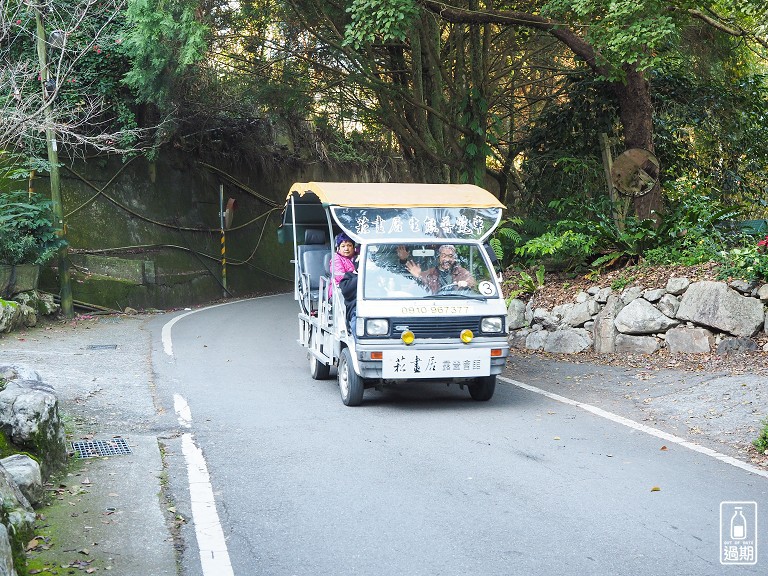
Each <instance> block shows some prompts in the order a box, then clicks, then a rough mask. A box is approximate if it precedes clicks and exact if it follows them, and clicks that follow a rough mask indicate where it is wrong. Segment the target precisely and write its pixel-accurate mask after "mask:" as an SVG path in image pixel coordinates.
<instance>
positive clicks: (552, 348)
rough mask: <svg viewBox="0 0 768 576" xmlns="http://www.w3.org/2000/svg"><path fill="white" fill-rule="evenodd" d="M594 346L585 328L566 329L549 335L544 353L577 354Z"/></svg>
mask: <svg viewBox="0 0 768 576" xmlns="http://www.w3.org/2000/svg"><path fill="white" fill-rule="evenodd" d="M590 346H592V337H591V336H590V334H589V331H588V330H585V329H584V328H565V329H563V330H555V331H554V332H550V333H549V334H548V335H547V339H546V341H545V342H544V352H556V353H559V354H576V353H578V352H583V351H584V350H586V349H587V348H589V347H590Z"/></svg>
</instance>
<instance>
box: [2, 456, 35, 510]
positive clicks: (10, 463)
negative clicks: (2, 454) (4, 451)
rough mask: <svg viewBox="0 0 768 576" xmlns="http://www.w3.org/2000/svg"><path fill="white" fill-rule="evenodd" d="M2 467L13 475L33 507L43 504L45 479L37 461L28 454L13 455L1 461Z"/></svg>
mask: <svg viewBox="0 0 768 576" xmlns="http://www.w3.org/2000/svg"><path fill="white" fill-rule="evenodd" d="M0 466H2V467H3V468H5V470H6V471H7V472H8V474H10V475H11V478H13V481H14V482H15V483H16V485H17V486H18V487H19V490H21V493H22V494H24V496H25V497H26V499H27V500H29V503H30V504H31V505H32V506H33V507H34V506H37V505H39V504H40V503H42V501H43V496H44V491H43V477H42V474H41V473H40V464H38V463H37V460H35V459H34V458H30V457H29V456H27V455H26V454H13V455H12V456H8V457H7V458H3V459H2V460H0Z"/></svg>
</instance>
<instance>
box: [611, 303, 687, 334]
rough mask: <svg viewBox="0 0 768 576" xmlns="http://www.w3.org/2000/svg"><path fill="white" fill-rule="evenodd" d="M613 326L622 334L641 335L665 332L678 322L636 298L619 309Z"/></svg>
mask: <svg viewBox="0 0 768 576" xmlns="http://www.w3.org/2000/svg"><path fill="white" fill-rule="evenodd" d="M614 324H615V325H616V329H617V330H618V331H619V332H621V333H622V334H636V335H643V334H656V333H658V332H666V331H667V330H669V329H670V328H672V327H673V326H677V325H678V324H680V322H679V321H677V320H674V319H673V318H670V317H668V316H665V315H664V314H662V313H661V312H660V311H659V309H658V308H656V307H655V306H654V305H653V304H651V303H650V302H648V300H644V299H643V298H636V299H634V300H632V301H631V302H630V303H629V304H627V305H626V306H625V307H624V308H622V309H621V312H619V313H618V314H617V315H616V320H614Z"/></svg>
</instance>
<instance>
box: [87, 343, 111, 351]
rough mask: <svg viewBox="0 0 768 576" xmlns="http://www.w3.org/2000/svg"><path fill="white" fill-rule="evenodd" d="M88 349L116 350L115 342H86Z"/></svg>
mask: <svg viewBox="0 0 768 576" xmlns="http://www.w3.org/2000/svg"><path fill="white" fill-rule="evenodd" d="M86 349H88V350H117V344H88V346H86Z"/></svg>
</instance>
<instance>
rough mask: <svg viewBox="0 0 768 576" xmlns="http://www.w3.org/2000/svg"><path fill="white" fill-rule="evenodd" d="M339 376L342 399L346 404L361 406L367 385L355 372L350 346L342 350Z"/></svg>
mask: <svg viewBox="0 0 768 576" xmlns="http://www.w3.org/2000/svg"><path fill="white" fill-rule="evenodd" d="M338 376H339V391H340V392H341V401H342V402H344V404H345V405H346V406H359V405H360V403H361V402H362V401H363V392H365V385H364V384H363V379H362V378H361V377H360V376H359V375H358V374H357V373H356V372H355V368H354V366H353V365H352V356H351V355H350V353H349V348H344V350H342V351H341V358H340V359H339V371H338Z"/></svg>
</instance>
